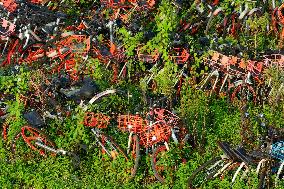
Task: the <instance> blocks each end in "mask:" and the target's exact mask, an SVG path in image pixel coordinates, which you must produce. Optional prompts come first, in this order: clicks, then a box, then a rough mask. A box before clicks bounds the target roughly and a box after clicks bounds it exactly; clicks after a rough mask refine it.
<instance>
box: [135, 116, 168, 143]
mask: <svg viewBox="0 0 284 189" xmlns="http://www.w3.org/2000/svg"><path fill="white" fill-rule="evenodd" d="M170 136H171V127H170V126H168V125H166V123H165V122H163V121H158V122H155V123H153V124H152V125H149V126H147V127H146V128H144V129H143V131H142V132H141V134H140V144H141V145H142V146H145V147H150V146H152V145H154V144H157V143H159V142H167V141H168V140H169V139H170Z"/></svg>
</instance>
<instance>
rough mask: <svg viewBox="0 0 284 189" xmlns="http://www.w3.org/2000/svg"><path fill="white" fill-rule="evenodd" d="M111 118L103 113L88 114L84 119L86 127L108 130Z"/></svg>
mask: <svg viewBox="0 0 284 189" xmlns="http://www.w3.org/2000/svg"><path fill="white" fill-rule="evenodd" d="M109 120H110V117H108V116H107V115H104V114H102V113H94V112H87V113H86V115H85V117H84V125H85V126H86V127H96V128H99V129H104V128H107V126H108V124H109Z"/></svg>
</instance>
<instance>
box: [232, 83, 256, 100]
mask: <svg viewBox="0 0 284 189" xmlns="http://www.w3.org/2000/svg"><path fill="white" fill-rule="evenodd" d="M231 100H232V101H234V100H239V101H246V102H254V103H256V93H255V90H254V89H253V87H252V86H251V85H249V84H241V85H239V86H238V87H237V88H236V89H235V90H234V92H233V94H232V96H231Z"/></svg>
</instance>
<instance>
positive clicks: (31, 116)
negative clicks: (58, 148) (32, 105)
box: [24, 111, 45, 128]
mask: <svg viewBox="0 0 284 189" xmlns="http://www.w3.org/2000/svg"><path fill="white" fill-rule="evenodd" d="M24 118H25V119H26V120H27V121H28V122H29V124H30V125H32V126H33V127H36V128H41V127H43V126H44V125H45V123H44V122H43V120H42V117H41V116H40V115H39V114H38V113H37V112H36V111H31V112H28V113H25V114H24Z"/></svg>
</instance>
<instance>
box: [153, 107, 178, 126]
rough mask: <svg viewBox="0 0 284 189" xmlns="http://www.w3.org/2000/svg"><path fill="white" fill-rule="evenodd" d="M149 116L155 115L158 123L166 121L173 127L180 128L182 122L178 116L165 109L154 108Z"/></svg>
mask: <svg viewBox="0 0 284 189" xmlns="http://www.w3.org/2000/svg"><path fill="white" fill-rule="evenodd" d="M148 114H149V115H153V116H154V119H155V120H156V121H165V122H166V124H167V125H169V126H171V127H176V126H178V125H179V124H180V121H181V120H180V118H179V117H178V116H177V115H175V114H174V113H172V112H171V111H169V110H167V109H164V108H154V109H152V110H150V112H149V113H148Z"/></svg>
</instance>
